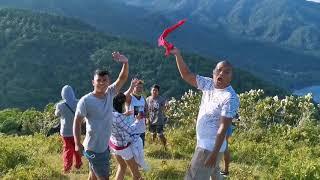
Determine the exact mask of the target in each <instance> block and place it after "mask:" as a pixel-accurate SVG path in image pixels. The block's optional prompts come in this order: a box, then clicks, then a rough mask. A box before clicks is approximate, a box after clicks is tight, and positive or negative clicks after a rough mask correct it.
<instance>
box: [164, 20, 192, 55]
mask: <svg viewBox="0 0 320 180" xmlns="http://www.w3.org/2000/svg"><path fill="white" fill-rule="evenodd" d="M185 22H186V19H184V20H181V21H179V22H178V23H177V24H175V25H173V26H171V27H169V28H167V29H165V30H164V31H163V33H162V34H161V35H160V37H159V39H158V46H163V47H165V48H166V56H169V55H170V51H171V50H172V49H173V48H174V45H173V44H172V43H170V42H168V41H167V40H166V37H167V36H168V35H169V34H170V33H171V32H172V31H174V30H176V29H177V28H178V27H180V26H181V25H183V24H184V23H185Z"/></svg>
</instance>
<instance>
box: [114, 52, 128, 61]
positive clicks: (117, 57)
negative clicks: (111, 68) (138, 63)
mask: <svg viewBox="0 0 320 180" xmlns="http://www.w3.org/2000/svg"><path fill="white" fill-rule="evenodd" d="M112 58H113V59H114V60H115V61H117V62H120V63H128V58H127V57H126V56H124V55H122V54H120V53H119V52H113V53H112Z"/></svg>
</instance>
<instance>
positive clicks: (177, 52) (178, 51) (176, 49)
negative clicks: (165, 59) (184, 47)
mask: <svg viewBox="0 0 320 180" xmlns="http://www.w3.org/2000/svg"><path fill="white" fill-rule="evenodd" d="M170 53H171V54H173V55H178V54H180V50H179V49H178V48H176V47H174V48H173V49H172V50H171V51H170Z"/></svg>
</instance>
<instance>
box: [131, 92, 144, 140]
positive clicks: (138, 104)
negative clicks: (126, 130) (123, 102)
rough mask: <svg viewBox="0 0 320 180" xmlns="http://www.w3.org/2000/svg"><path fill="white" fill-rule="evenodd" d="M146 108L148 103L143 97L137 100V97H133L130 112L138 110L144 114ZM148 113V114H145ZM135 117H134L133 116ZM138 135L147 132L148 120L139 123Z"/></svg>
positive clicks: (137, 126)
mask: <svg viewBox="0 0 320 180" xmlns="http://www.w3.org/2000/svg"><path fill="white" fill-rule="evenodd" d="M145 106H146V101H145V98H144V97H143V96H141V97H140V99H137V98H136V97H135V96H133V95H131V103H130V105H129V110H136V111H138V112H144V109H145ZM144 113H146V112H144ZM132 116H134V115H132ZM136 128H137V129H136V132H135V133H136V134H141V133H144V132H146V120H145V118H143V119H141V120H139V122H138V123H137V125H136Z"/></svg>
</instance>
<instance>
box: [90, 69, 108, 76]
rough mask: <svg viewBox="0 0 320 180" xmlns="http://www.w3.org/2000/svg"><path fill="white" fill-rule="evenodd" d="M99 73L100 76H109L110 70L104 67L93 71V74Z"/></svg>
mask: <svg viewBox="0 0 320 180" xmlns="http://www.w3.org/2000/svg"><path fill="white" fill-rule="evenodd" d="M95 75H98V76H109V71H107V70H102V69H96V70H95V71H94V73H93V76H95Z"/></svg>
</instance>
